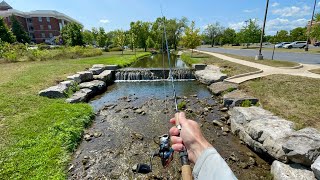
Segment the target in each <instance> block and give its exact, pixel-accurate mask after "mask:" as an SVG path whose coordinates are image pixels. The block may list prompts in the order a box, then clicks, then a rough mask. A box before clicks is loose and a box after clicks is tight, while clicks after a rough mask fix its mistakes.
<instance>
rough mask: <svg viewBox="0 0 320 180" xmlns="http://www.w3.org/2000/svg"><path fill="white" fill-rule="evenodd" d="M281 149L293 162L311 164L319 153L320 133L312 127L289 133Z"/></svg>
mask: <svg viewBox="0 0 320 180" xmlns="http://www.w3.org/2000/svg"><path fill="white" fill-rule="evenodd" d="M283 150H284V152H285V153H286V155H287V156H288V158H289V159H290V160H291V161H292V162H295V163H299V164H303V165H306V166H309V167H310V166H311V164H312V163H313V162H315V161H316V159H317V158H318V157H319V155H320V133H319V132H318V130H316V129H314V128H305V129H301V130H299V131H296V132H294V133H292V134H291V135H290V137H289V138H288V140H287V141H286V143H285V144H284V145H283Z"/></svg>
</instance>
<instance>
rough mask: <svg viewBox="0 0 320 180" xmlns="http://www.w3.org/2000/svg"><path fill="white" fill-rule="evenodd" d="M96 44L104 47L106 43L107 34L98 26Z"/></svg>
mask: <svg viewBox="0 0 320 180" xmlns="http://www.w3.org/2000/svg"><path fill="white" fill-rule="evenodd" d="M96 40H97V44H98V46H99V47H105V46H106V44H107V40H108V36H107V34H106V32H105V30H104V28H102V27H100V28H99V31H98V33H97V36H96Z"/></svg>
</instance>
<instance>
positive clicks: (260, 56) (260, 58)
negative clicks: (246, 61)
mask: <svg viewBox="0 0 320 180" xmlns="http://www.w3.org/2000/svg"><path fill="white" fill-rule="evenodd" d="M268 8H269V0H267V5H266V11H265V13H264V21H263V27H262V33H261V39H260V49H259V54H258V55H257V56H256V60H263V56H262V42H263V37H264V31H265V27H266V21H267V16H268Z"/></svg>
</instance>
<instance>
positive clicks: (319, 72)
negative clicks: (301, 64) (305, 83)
mask: <svg viewBox="0 0 320 180" xmlns="http://www.w3.org/2000/svg"><path fill="white" fill-rule="evenodd" d="M310 72H313V73H316V74H320V69H313V70H311V71H310Z"/></svg>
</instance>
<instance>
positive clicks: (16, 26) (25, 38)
mask: <svg viewBox="0 0 320 180" xmlns="http://www.w3.org/2000/svg"><path fill="white" fill-rule="evenodd" d="M10 19H11V23H12V26H11V31H12V33H13V34H14V35H15V36H16V40H17V41H18V42H20V43H30V37H29V35H28V33H27V32H26V31H25V30H24V27H23V26H22V25H21V23H20V22H19V21H18V20H17V17H16V16H15V15H12V16H11V17H10Z"/></svg>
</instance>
